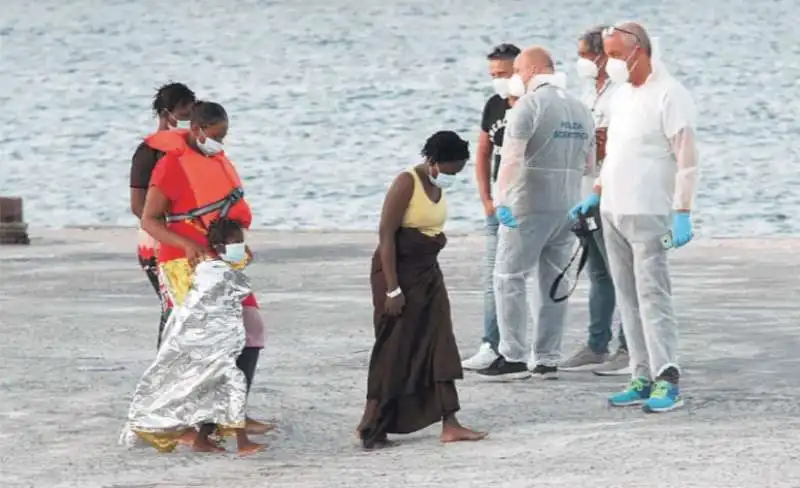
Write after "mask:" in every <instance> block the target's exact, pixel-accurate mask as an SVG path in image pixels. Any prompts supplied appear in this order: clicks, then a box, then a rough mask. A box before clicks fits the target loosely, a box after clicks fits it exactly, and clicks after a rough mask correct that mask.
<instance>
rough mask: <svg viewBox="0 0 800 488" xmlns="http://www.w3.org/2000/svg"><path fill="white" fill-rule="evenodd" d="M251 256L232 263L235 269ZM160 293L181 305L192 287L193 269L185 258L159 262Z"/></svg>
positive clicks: (247, 261)
mask: <svg viewBox="0 0 800 488" xmlns="http://www.w3.org/2000/svg"><path fill="white" fill-rule="evenodd" d="M251 260H252V258H251V257H250V256H249V255H248V256H247V258H245V260H244V261H242V262H241V263H235V264H232V265H231V267H232V268H233V269H235V270H242V269H244V268H245V266H247V265H248V264H250V261H251ZM159 271H160V274H161V276H160V278H161V288H162V293H164V294H165V296H166V298H168V299H169V303H171V304H172V306H180V305H183V299H184V298H186V294H187V293H189V290H190V289H191V288H192V281H193V280H194V270H193V269H192V267H191V266H189V260H188V259H186V258H180V259H173V260H172V261H167V262H166V263H161V264H159Z"/></svg>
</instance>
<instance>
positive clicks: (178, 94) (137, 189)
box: [130, 83, 195, 346]
mask: <svg viewBox="0 0 800 488" xmlns="http://www.w3.org/2000/svg"><path fill="white" fill-rule="evenodd" d="M194 103H195V96H194V92H193V91H192V90H190V89H189V87H187V86H186V85H184V84H183V83H168V84H166V85H164V86H162V87H161V88H159V89H158V91H157V92H156V95H155V97H153V112H154V113H155V115H156V116H157V117H158V130H170V129H174V128H177V127H180V126H181V125H183V124H184V123H185V124H186V125H187V126H188V123H189V116H190V115H191V113H192V107H193V106H194ZM163 155H164V153H162V152H160V151H157V150H155V149H153V148H152V147H150V146H148V145H147V143H146V142H144V141H142V142H141V144H139V147H137V148H136V151H135V152H134V153H133V158H132V161H131V181H130V187H131V212H133V214H134V215H135V216H136V218H138V219H141V218H142V209H144V200H145V197H146V196H147V188H148V187H149V186H150V176H151V175H152V174H153V169H154V168H155V167H156V163H157V162H158V160H159V159H161V157H162V156H163ZM155 247H156V243H155V240H154V239H153V238H152V237H150V235H148V234H147V232H145V231H143V230H141V229H139V247H138V255H139V265H140V266H141V267H142V269H143V270H144V272H145V273H146V274H147V279H148V280H150V284H151V285H152V286H153V289H154V290H155V292H156V295H158V297H159V299H161V290H160V288H159V285H158V263H157V261H156V249H155ZM166 321H167V308H166V307H165V306H164V303H163V301H162V304H161V317H160V322H159V326H158V342H157V343H156V344H157V346H160V344H161V332H162V331H163V330H164V324H165V323H166Z"/></svg>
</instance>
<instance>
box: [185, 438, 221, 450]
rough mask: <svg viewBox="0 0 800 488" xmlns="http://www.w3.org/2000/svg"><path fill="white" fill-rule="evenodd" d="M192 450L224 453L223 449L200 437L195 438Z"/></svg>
mask: <svg viewBox="0 0 800 488" xmlns="http://www.w3.org/2000/svg"><path fill="white" fill-rule="evenodd" d="M192 450H193V451H194V452H225V449H223V448H222V447H220V446H218V445H216V444H214V443H213V442H212V441H211V439H209V438H208V437H200V436H197V438H196V439H195V441H194V444H192Z"/></svg>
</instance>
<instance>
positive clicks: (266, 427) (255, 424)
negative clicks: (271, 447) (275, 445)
mask: <svg viewBox="0 0 800 488" xmlns="http://www.w3.org/2000/svg"><path fill="white" fill-rule="evenodd" d="M246 422H247V423H246V426H245V429H246V430H247V433H248V434H254V435H261V434H266V433H267V432H269V431H272V430H275V428H276V427H277V426H276V425H275V424H272V423H269V422H259V421H258V420H253V419H251V418H248V419H246Z"/></svg>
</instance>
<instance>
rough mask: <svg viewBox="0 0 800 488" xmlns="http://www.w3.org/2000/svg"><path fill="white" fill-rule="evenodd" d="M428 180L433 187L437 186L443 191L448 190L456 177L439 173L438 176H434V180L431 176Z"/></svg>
mask: <svg viewBox="0 0 800 488" xmlns="http://www.w3.org/2000/svg"><path fill="white" fill-rule="evenodd" d="M428 179H429V180H430V181H431V183H433V184H434V185H436V186H438V187H439V188H442V189H444V188H450V187H451V186H453V183H455V182H456V175H448V174H446V173H439V174H438V175H436V178H434V177H433V176H431V175H428Z"/></svg>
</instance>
